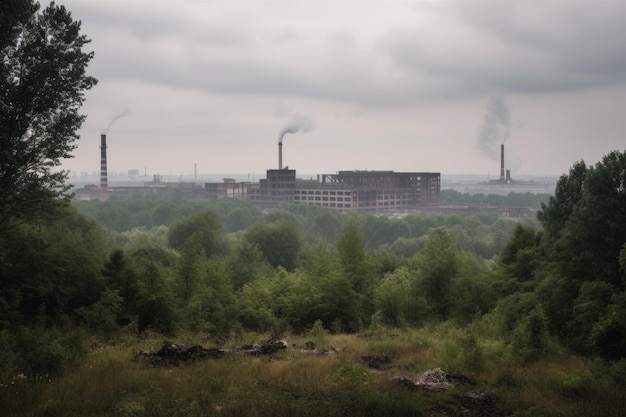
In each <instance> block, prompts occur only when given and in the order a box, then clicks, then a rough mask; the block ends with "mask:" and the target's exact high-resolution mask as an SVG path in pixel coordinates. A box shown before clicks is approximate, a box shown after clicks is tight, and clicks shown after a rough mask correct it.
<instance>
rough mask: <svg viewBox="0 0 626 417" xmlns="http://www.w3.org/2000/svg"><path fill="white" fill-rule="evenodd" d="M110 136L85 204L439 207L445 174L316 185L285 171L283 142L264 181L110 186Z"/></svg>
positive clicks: (369, 174)
mask: <svg viewBox="0 0 626 417" xmlns="http://www.w3.org/2000/svg"><path fill="white" fill-rule="evenodd" d="M106 139H107V138H106V135H105V134H102V135H101V146H100V150H101V153H100V165H101V167H100V187H99V188H98V187H97V186H95V185H88V186H85V187H84V188H83V189H78V190H76V192H75V194H76V198H77V199H80V200H93V199H99V200H101V201H105V200H106V199H108V198H109V196H110V195H123V196H142V195H160V196H167V197H178V198H185V199H194V200H200V199H203V200H218V199H222V198H233V199H238V200H244V201H249V202H251V203H254V204H258V205H260V206H263V207H274V206H277V205H280V204H306V205H313V206H319V207H326V208H329V209H332V210H337V211H356V210H361V211H381V210H405V209H411V208H419V207H424V206H432V205H436V204H439V196H440V191H441V174H440V173H433V172H393V171H339V172H337V173H336V174H324V175H318V177H317V179H316V180H312V179H311V180H303V179H298V178H297V177H296V170H294V169H289V168H283V166H282V141H279V143H278V169H268V170H267V175H266V178H264V179H261V180H260V181H259V182H237V181H235V180H234V179H232V178H224V179H223V182H211V183H205V184H204V187H203V186H202V185H200V184H197V183H182V182H179V183H166V182H163V181H162V179H161V177H160V176H159V175H155V176H154V178H153V180H152V181H151V182H144V183H143V184H142V185H127V186H122V187H109V184H108V178H107V154H106V149H107V145H106Z"/></svg>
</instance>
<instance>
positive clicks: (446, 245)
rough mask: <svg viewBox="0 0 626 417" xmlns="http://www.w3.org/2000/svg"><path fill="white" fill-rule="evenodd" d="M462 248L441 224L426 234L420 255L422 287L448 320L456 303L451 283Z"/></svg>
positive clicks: (455, 273) (433, 304)
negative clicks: (459, 251) (460, 248)
mask: <svg viewBox="0 0 626 417" xmlns="http://www.w3.org/2000/svg"><path fill="white" fill-rule="evenodd" d="M457 254H458V248H457V246H456V244H455V242H454V241H453V239H452V236H451V234H450V232H449V230H448V229H446V228H444V227H439V228H437V229H433V230H431V231H430V232H429V233H428V235H427V236H426V239H425V242H424V248H423V249H422V251H420V253H419V254H418V256H417V264H418V268H419V269H418V274H419V280H418V281H417V285H418V287H419V290H418V291H423V292H424V296H425V298H426V301H427V303H428V305H429V307H430V308H431V309H432V310H433V311H434V312H435V313H436V314H437V315H439V316H440V318H441V319H442V320H444V321H445V320H447V319H448V315H449V312H450V309H451V307H452V298H451V285H452V281H453V280H454V278H455V277H456V275H457V273H458V263H457Z"/></svg>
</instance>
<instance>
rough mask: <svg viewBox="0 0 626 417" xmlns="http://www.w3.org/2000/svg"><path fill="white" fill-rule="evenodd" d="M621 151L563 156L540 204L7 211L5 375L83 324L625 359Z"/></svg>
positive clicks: (31, 365)
mask: <svg viewBox="0 0 626 417" xmlns="http://www.w3.org/2000/svg"><path fill="white" fill-rule="evenodd" d="M625 166H626V154H622V153H619V152H612V153H609V154H608V155H606V156H605V157H604V159H603V160H602V161H601V162H599V163H598V164H597V165H596V166H593V167H589V168H588V167H587V166H586V165H585V164H584V163H583V162H577V163H576V164H574V165H573V167H572V168H571V170H570V172H569V173H568V174H566V175H563V176H562V177H561V178H560V179H559V181H558V184H557V186H556V190H555V194H554V195H553V196H550V197H549V198H548V199H547V200H546V202H545V203H542V204H541V208H540V210H539V211H538V213H537V220H536V221H535V220H527V221H517V220H515V219H504V218H500V217H498V216H497V215H495V214H492V213H483V214H476V215H467V216H460V215H453V216H437V215H423V214H405V215H403V216H399V217H390V216H381V215H375V214H366V213H358V214H341V213H336V212H332V211H328V210H324V209H321V208H316V207H310V206H302V205H289V206H284V207H279V208H275V209H271V210H260V209H259V208H258V207H256V206H253V205H250V204H247V203H245V202H240V201H233V200H223V201H218V202H213V203H208V202H204V203H198V202H185V201H173V200H158V199H111V200H109V201H107V202H99V201H91V202H74V203H73V204H71V205H70V204H67V205H65V206H64V207H63V208H62V210H60V211H59V212H58V213H57V215H56V216H42V217H40V218H36V219H32V220H30V221H20V222H15V223H11V224H10V225H9V226H10V227H5V233H3V239H2V256H1V257H0V262H1V267H2V269H1V271H2V296H1V297H0V307H1V309H0V326H1V333H0V334H1V337H0V343H1V344H2V346H1V348H0V351H1V352H2V355H4V356H5V357H4V358H3V359H2V361H0V366H2V375H3V378H9V377H11V376H12V375H13V374H14V373H15V372H18V371H19V372H25V373H29V374H38V373H50V372H59V371H61V370H62V369H63V368H64V367H65V366H66V365H67V364H68V362H69V361H71V360H72V359H75V355H76V354H78V353H79V350H80V349H79V339H80V337H79V336H80V335H85V334H100V335H102V336H104V337H107V338H114V337H115V336H116V335H117V334H119V333H120V332H128V331H132V332H136V333H137V334H140V333H142V332H146V331H152V332H158V333H161V334H164V335H175V334H177V333H178V332H181V331H192V332H205V333H207V334H212V335H215V336H219V337H228V336H229V335H232V334H237V333H241V332H244V331H254V332H264V333H268V334H275V335H281V334H285V333H296V334H298V333H303V332H306V331H307V330H309V329H311V328H312V326H314V325H315V324H316V323H318V325H319V324H321V326H323V328H324V329H328V330H329V331H330V332H332V333H343V332H347V333H355V332H363V331H366V330H367V329H368V328H370V327H371V326H373V325H385V326H390V327H396V328H406V327H407V326H412V327H416V326H424V325H427V324H433V323H442V322H450V323H454V324H455V325H458V326H463V327H465V328H466V330H467V332H468V334H469V335H474V336H476V337H478V336H480V337H481V338H490V339H493V340H499V341H501V342H502V343H503V344H505V345H506V346H508V347H509V348H510V349H511V352H512V353H511V354H512V355H514V356H515V357H516V358H517V360H519V361H528V360H532V359H536V358H539V357H541V356H542V355H545V354H547V353H549V352H550V351H551V350H554V349H556V346H557V345H560V346H563V347H565V348H567V349H569V350H570V351H573V352H577V353H579V354H582V355H586V356H590V357H591V356H595V357H599V358H603V359H606V360H612V361H619V360H622V359H623V358H624V356H625V355H626V340H625V338H626V314H624V313H625V312H626V311H625V309H626V295H625V294H624V277H625V269H626V249H625V246H624V236H626V230H625V229H626V222H625V221H624V220H625V219H626V197H625V194H624V183H623V181H624V167H625ZM514 198H516V199H517V198H519V197H517V196H514ZM48 214H50V213H48ZM9 233H10V234H9ZM69 339H71V340H69ZM53 341H54V343H52V342H53ZM25 346H29V347H31V349H24V347H25ZM74 350H77V351H74Z"/></svg>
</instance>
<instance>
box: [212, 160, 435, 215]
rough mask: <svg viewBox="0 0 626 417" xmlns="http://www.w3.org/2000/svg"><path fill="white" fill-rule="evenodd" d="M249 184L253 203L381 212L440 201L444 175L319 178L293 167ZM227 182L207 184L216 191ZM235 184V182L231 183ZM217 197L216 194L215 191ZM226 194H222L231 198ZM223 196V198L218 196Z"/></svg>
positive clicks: (271, 172)
mask: <svg viewBox="0 0 626 417" xmlns="http://www.w3.org/2000/svg"><path fill="white" fill-rule="evenodd" d="M240 184H241V185H238V187H240V186H241V187H242V186H244V184H247V186H248V188H247V195H246V196H245V197H244V195H245V194H246V193H242V198H245V199H247V200H248V201H250V202H253V203H256V204H259V205H262V206H265V207H271V206H276V205H278V204H283V203H293V204H307V205H313V206H319V207H326V208H330V209H333V210H337V211H354V210H365V211H378V210H397V209H408V208H416V207H419V206H424V205H433V204H438V203H439V194H440V191H441V174H439V173H432V172H393V171H339V172H338V173H337V174H325V175H321V176H319V177H318V179H317V180H301V179H297V178H296V171H295V170H293V169H269V170H267V177H266V178H265V179H262V180H260V181H259V182H258V183H240ZM219 186H228V184H227V183H224V184H216V183H207V184H205V189H207V190H214V189H216V188H217V187H219ZM230 187H234V185H230ZM211 195H212V196H213V198H214V196H215V193H212V194H211ZM227 196H228V195H227V194H226V193H223V194H221V197H227ZM218 198H219V197H218Z"/></svg>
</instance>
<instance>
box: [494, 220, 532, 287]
mask: <svg viewBox="0 0 626 417" xmlns="http://www.w3.org/2000/svg"><path fill="white" fill-rule="evenodd" d="M540 239H541V234H540V233H538V232H537V231H535V230H534V229H533V228H531V227H528V226H524V225H523V224H521V223H517V225H516V226H515V230H514V231H513V236H512V237H511V238H510V239H509V241H508V242H507V243H506V245H505V246H504V249H502V252H501V253H500V257H499V263H500V265H501V266H502V268H503V271H504V278H505V279H507V280H508V281H509V282H508V283H506V282H505V283H504V284H503V285H504V286H505V288H503V289H502V291H503V292H504V293H505V294H510V293H511V292H514V291H519V290H520V288H521V287H522V286H523V285H522V284H524V283H527V282H529V281H531V280H532V279H533V277H534V273H535V270H536V269H537V268H538V266H539V263H540V261H541V250H540V245H539V243H540Z"/></svg>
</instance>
